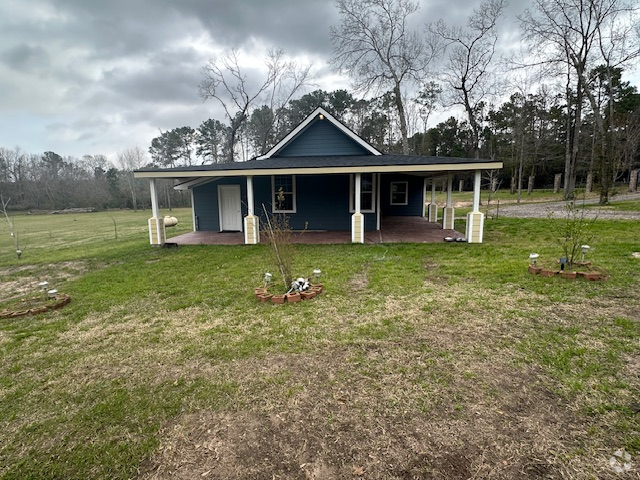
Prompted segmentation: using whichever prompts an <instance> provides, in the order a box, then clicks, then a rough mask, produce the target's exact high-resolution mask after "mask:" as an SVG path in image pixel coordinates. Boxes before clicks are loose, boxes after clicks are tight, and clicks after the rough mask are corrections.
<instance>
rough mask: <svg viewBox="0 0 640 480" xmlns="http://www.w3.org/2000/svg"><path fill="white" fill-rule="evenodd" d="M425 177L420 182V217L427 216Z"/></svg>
mask: <svg viewBox="0 0 640 480" xmlns="http://www.w3.org/2000/svg"><path fill="white" fill-rule="evenodd" d="M427 208H428V207H427V178H426V177H425V179H424V181H423V182H422V217H423V218H424V217H426V216H427Z"/></svg>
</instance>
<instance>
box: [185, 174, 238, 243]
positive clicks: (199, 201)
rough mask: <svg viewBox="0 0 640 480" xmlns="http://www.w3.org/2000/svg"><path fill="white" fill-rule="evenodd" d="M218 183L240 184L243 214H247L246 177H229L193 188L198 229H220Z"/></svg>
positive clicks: (214, 230) (211, 230) (215, 230)
mask: <svg viewBox="0 0 640 480" xmlns="http://www.w3.org/2000/svg"><path fill="white" fill-rule="evenodd" d="M218 185H240V199H241V203H242V216H243V217H244V216H245V215H246V214H247V180H246V178H245V177H229V178H223V179H220V180H217V181H215V182H210V183H206V184H204V185H200V186H198V187H194V188H193V211H194V214H195V216H196V230H201V231H210V232H218V231H220V215H219V210H218Z"/></svg>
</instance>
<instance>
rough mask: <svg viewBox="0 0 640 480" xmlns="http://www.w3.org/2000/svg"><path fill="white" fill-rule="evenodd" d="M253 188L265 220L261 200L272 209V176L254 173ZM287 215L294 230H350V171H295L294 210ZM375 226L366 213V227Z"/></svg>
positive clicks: (368, 228) (257, 209)
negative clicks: (299, 172) (308, 172)
mask: <svg viewBox="0 0 640 480" xmlns="http://www.w3.org/2000/svg"><path fill="white" fill-rule="evenodd" d="M253 188H254V196H255V200H256V212H259V215H260V217H261V221H264V216H265V214H264V210H263V209H262V204H264V206H265V207H266V209H267V212H269V213H270V212H271V177H254V180H253ZM287 215H288V217H289V224H290V226H291V228H292V229H294V230H303V229H305V228H306V229H307V230H351V215H352V214H351V213H350V212H349V175H297V176H296V213H288V214H287ZM375 227H376V216H375V214H365V228H366V229H367V230H374V229H375Z"/></svg>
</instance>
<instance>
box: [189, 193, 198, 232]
mask: <svg viewBox="0 0 640 480" xmlns="http://www.w3.org/2000/svg"><path fill="white" fill-rule="evenodd" d="M189 191H190V193H191V221H192V222H193V231H194V232H195V231H197V230H198V221H197V219H196V207H195V205H196V202H195V198H194V195H193V188H190V189H189Z"/></svg>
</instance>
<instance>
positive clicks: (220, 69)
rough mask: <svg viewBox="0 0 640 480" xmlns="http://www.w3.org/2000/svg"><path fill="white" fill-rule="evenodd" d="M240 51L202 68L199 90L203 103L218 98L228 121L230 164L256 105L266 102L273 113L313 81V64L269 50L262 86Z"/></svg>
mask: <svg viewBox="0 0 640 480" xmlns="http://www.w3.org/2000/svg"><path fill="white" fill-rule="evenodd" d="M240 56H241V55H240V52H239V51H238V50H235V49H233V50H231V51H230V52H229V53H227V54H226V55H225V56H223V57H221V58H214V59H212V60H210V61H209V63H208V64H207V65H205V66H204V67H203V69H202V70H203V75H204V79H203V80H202V82H201V83H200V86H199V91H200V96H201V97H202V99H203V100H208V99H215V100H217V101H218V103H219V104H220V105H221V107H222V108H223V110H224V112H225V116H226V117H227V119H228V120H229V123H230V130H229V135H228V147H227V149H226V152H227V155H228V158H227V161H229V162H233V161H234V160H235V146H236V141H237V134H238V131H239V129H240V128H241V127H242V125H243V124H244V123H245V122H246V121H247V119H248V118H249V115H250V111H251V109H252V108H253V106H254V105H255V104H256V103H257V102H265V103H266V104H267V105H268V106H269V107H270V108H271V109H272V110H273V111H278V110H280V109H281V108H282V107H284V106H285V105H286V104H287V103H288V102H289V100H291V98H293V96H294V95H296V94H297V93H298V92H299V91H300V89H301V88H302V87H303V86H305V85H306V84H307V83H308V82H309V81H310V80H311V78H310V69H311V66H310V65H298V63H297V62H295V61H293V60H288V59H287V58H286V56H285V54H284V52H283V51H282V50H269V51H268V54H267V58H266V59H265V62H264V66H265V67H266V75H265V76H264V79H263V80H262V82H261V83H259V82H258V83H256V82H255V80H254V79H250V78H249V77H247V74H246V72H245V71H244V69H243V67H242V65H241V59H240Z"/></svg>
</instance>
